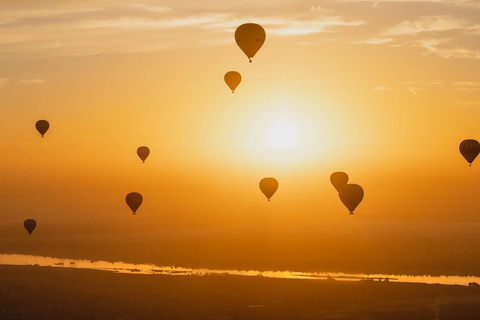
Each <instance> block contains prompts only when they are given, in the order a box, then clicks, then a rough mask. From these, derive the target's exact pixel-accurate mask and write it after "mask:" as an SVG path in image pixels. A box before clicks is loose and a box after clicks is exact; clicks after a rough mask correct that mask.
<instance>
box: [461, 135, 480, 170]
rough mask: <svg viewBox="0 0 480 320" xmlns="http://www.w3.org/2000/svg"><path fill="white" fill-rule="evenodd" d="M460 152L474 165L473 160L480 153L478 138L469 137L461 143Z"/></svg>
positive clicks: (469, 163)
mask: <svg viewBox="0 0 480 320" xmlns="http://www.w3.org/2000/svg"><path fill="white" fill-rule="evenodd" d="M460 153H461V154H462V156H463V157H464V158H465V160H467V162H468V165H470V166H471V165H472V162H473V160H475V158H476V157H477V156H478V153H480V143H478V141H477V140H473V139H467V140H463V141H462V143H460Z"/></svg>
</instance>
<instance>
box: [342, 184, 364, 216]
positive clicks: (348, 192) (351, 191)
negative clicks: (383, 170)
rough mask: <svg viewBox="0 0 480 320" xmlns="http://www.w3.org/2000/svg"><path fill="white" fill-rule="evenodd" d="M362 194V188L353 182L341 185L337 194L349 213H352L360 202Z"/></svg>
mask: <svg viewBox="0 0 480 320" xmlns="http://www.w3.org/2000/svg"><path fill="white" fill-rule="evenodd" d="M363 195H364V192H363V188H362V187H361V186H359V185H358V184H353V183H352V184H346V185H344V186H342V187H341V188H340V192H339V194H338V196H339V197H340V200H341V201H342V203H343V204H344V205H345V207H347V209H348V210H349V211H350V214H353V211H355V209H356V208H357V206H358V205H359V204H360V202H362V199H363Z"/></svg>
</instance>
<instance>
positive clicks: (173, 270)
mask: <svg viewBox="0 0 480 320" xmlns="http://www.w3.org/2000/svg"><path fill="white" fill-rule="evenodd" d="M0 264H3V265H33V266H50V267H64V268H78V269H94V270H104V271H111V272H117V273H128V274H168V275H198V276H202V275H208V274H230V275H240V276H263V277H268V278H281V279H324V280H326V279H331V280H344V281H360V280H372V281H379V280H380V281H385V280H386V279H388V281H395V282H413V283H428V284H435V283H438V284H450V285H453V284H457V285H467V284H468V283H469V282H477V283H480V277H471V276H469V277H460V276H409V275H387V274H368V275H367V274H347V273H335V272H332V273H328V272H313V273H312V272H310V273H306V272H294V271H264V272H260V271H255V270H248V271H244V270H216V269H191V268H183V267H173V266H157V265H153V264H133V263H125V262H121V261H120V262H108V261H90V260H74V259H60V258H53V257H43V256H33V255H23V254H0Z"/></svg>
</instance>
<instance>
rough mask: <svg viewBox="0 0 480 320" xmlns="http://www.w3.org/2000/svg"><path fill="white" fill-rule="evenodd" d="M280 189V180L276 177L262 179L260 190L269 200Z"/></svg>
mask: <svg viewBox="0 0 480 320" xmlns="http://www.w3.org/2000/svg"><path fill="white" fill-rule="evenodd" d="M277 189H278V181H277V180H276V179H274V178H263V179H262V180H260V190H262V192H263V194H264V195H265V196H266V197H267V199H268V201H270V198H271V197H272V196H273V194H274V193H275V192H276V191H277Z"/></svg>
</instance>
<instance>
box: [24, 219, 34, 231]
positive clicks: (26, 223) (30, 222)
mask: <svg viewBox="0 0 480 320" xmlns="http://www.w3.org/2000/svg"><path fill="white" fill-rule="evenodd" d="M23 226H24V227H25V229H26V230H27V231H28V234H32V232H33V230H35V227H36V226H37V222H36V221H35V220H33V219H27V220H25V221H24V222H23Z"/></svg>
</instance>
